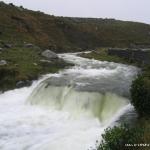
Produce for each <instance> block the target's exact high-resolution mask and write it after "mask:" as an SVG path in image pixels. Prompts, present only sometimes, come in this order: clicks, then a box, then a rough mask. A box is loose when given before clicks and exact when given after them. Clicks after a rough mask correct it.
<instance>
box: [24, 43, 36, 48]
mask: <svg viewBox="0 0 150 150" xmlns="http://www.w3.org/2000/svg"><path fill="white" fill-rule="evenodd" d="M24 46H25V47H27V48H31V47H34V45H33V44H32V43H26V44H25V45H24Z"/></svg>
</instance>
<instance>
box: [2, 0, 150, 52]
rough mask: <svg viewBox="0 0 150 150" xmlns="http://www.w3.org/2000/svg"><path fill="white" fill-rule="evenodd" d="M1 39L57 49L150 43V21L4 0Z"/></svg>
mask: <svg viewBox="0 0 150 150" xmlns="http://www.w3.org/2000/svg"><path fill="white" fill-rule="evenodd" d="M0 40H1V43H2V42H4V41H5V42H8V43H11V44H16V45H21V44H23V43H24V42H27V43H34V44H35V45H37V46H40V47H41V48H50V49H53V50H55V51H56V52H66V51H74V50H76V51H80V50H87V49H94V48H97V47H129V46H131V45H135V44H138V45H150V25H147V24H143V23H136V22H125V21H119V20H114V19H92V18H66V17H65V18H64V17H55V16H51V15H47V14H44V13H42V12H37V11H31V10H27V9H24V8H23V7H16V6H14V5H13V4H9V5H7V4H5V3H3V2H0Z"/></svg>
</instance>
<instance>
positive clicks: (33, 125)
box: [0, 54, 138, 150]
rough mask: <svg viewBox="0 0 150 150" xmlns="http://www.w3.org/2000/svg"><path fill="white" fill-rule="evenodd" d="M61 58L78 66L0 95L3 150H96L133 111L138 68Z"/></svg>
mask: <svg viewBox="0 0 150 150" xmlns="http://www.w3.org/2000/svg"><path fill="white" fill-rule="evenodd" d="M59 57H61V58H63V59H64V60H66V61H68V62H71V63H74V64H75V66H74V67H71V68H68V69H65V70H62V71H60V72H59V73H58V74H50V75H46V76H44V77H43V78H42V79H40V80H39V81H36V82H34V83H33V85H32V86H31V87H28V88H22V89H16V90H13V91H8V92H5V93H3V94H1V95H0V149H1V150H90V149H91V150H92V149H94V148H96V145H98V143H99V141H100V139H101V134H102V133H103V131H104V129H105V128H106V127H108V126H112V125H114V124H116V121H117V120H118V119H119V118H120V117H121V116H122V115H123V114H125V113H127V112H129V111H130V110H131V109H132V107H131V105H130V103H129V98H130V94H129V88H130V86H131V82H132V80H133V79H134V78H135V76H136V74H137V72H138V69H137V68H136V67H133V66H127V65H122V64H116V63H112V62H101V61H96V60H89V59H85V58H81V57H78V56H76V55H75V54H61V55H59Z"/></svg>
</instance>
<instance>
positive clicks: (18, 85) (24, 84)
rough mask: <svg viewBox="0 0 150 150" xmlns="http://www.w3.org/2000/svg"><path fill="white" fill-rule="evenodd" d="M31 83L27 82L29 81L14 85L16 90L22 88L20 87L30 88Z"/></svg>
mask: <svg viewBox="0 0 150 150" xmlns="http://www.w3.org/2000/svg"><path fill="white" fill-rule="evenodd" d="M31 83H32V82H31V81H29V80H26V81H18V82H17V83H16V87H17V88H22V87H24V86H30V85H31Z"/></svg>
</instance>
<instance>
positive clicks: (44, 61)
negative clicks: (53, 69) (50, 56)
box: [40, 59, 52, 63]
mask: <svg viewBox="0 0 150 150" xmlns="http://www.w3.org/2000/svg"><path fill="white" fill-rule="evenodd" d="M40 62H42V63H52V62H51V61H50V60H45V59H41V60H40Z"/></svg>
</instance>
